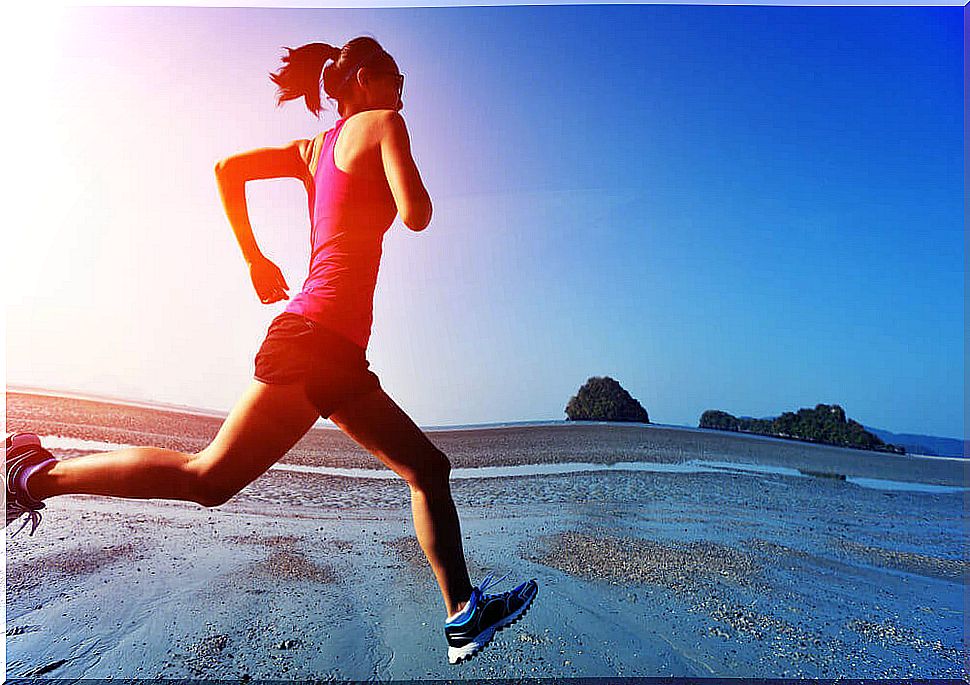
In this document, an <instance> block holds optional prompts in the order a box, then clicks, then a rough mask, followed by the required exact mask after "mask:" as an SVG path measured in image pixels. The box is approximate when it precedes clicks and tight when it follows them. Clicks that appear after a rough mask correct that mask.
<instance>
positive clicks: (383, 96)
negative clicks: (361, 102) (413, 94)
mask: <svg viewBox="0 0 970 685" xmlns="http://www.w3.org/2000/svg"><path fill="white" fill-rule="evenodd" d="M370 72H371V74H370V75H371V79H370V83H369V85H370V88H369V90H370V100H371V104H372V105H374V106H375V107H378V108H381V109H394V110H400V109H401V108H402V107H404V101H403V91H404V76H403V75H402V74H401V72H400V71H399V70H398V68H397V66H396V65H393V64H392V65H390V66H388V67H383V68H380V69H377V68H375V69H371V70H370Z"/></svg>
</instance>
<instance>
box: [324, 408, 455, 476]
mask: <svg viewBox="0 0 970 685" xmlns="http://www.w3.org/2000/svg"><path fill="white" fill-rule="evenodd" d="M330 420H331V421H333V422H334V423H335V424H337V426H338V427H339V428H340V429H341V430H342V431H343V432H344V433H346V434H347V435H348V436H350V437H351V438H352V439H353V440H354V441H356V442H357V444H359V445H360V446H361V447H363V448H364V449H366V450H367V451H368V452H370V453H371V454H373V455H374V456H375V457H377V458H378V459H380V460H381V461H382V462H383V463H384V464H385V465H386V466H387V467H388V468H389V469H391V470H392V471H394V473H396V474H397V475H399V476H401V478H403V479H404V480H406V481H407V482H408V483H409V484H412V485H418V484H421V483H428V482H433V481H435V480H440V478H441V476H445V477H446V478H447V475H448V473H449V471H450V469H451V464H450V462H449V461H448V458H447V457H446V456H445V454H444V453H443V452H442V451H441V450H440V449H438V448H437V447H436V446H435V445H434V443H432V442H431V440H429V439H428V436H426V435H425V434H424V433H423V432H422V431H421V429H420V428H418V426H417V425H416V424H415V423H414V421H412V420H411V417H409V416H408V415H407V414H405V413H404V410H403V409H401V408H400V407H399V406H398V405H397V403H395V402H394V400H392V399H391V398H390V397H389V396H388V395H387V393H385V392H384V391H383V390H374V391H372V392H370V393H368V394H366V395H362V396H360V397H357V398H355V399H353V400H350V401H348V402H347V403H346V404H344V405H343V406H341V407H340V408H339V409H338V410H337V411H334V412H333V413H332V414H330Z"/></svg>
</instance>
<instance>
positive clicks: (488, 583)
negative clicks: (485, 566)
mask: <svg viewBox="0 0 970 685" xmlns="http://www.w3.org/2000/svg"><path fill="white" fill-rule="evenodd" d="M509 573H511V571H509ZM509 573H506V574H505V575H504V576H502V577H501V578H499V579H498V580H492V573H491V572H489V574H488V575H486V576H485V578H484V580H482V582H481V583H479V584H478V592H479V594H480V595H481V596H482V597H488V596H489V595H486V594H485V591H486V590H487V589H488V588H490V587H492V586H493V585H498V584H499V583H501V582H502V581H503V580H505V579H506V578H508V577H509Z"/></svg>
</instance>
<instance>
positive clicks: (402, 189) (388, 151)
mask: <svg viewBox="0 0 970 685" xmlns="http://www.w3.org/2000/svg"><path fill="white" fill-rule="evenodd" d="M380 126H381V136H380V140H381V159H382V160H383V163H384V174H385V176H387V184H388V185H389V186H390V188H391V194H392V195H393V196H394V203H395V204H396V205H397V211H398V214H400V215H401V221H403V222H404V225H405V226H407V227H408V228H410V229H411V230H412V231H421V230H424V229H425V228H426V227H427V226H428V224H429V223H430V222H431V197H430V196H429V195H428V191H427V190H426V189H425V187H424V183H422V182H421V174H420V173H418V167H417V165H416V164H415V163H414V158H413V157H412V156H411V141H410V138H409V137H408V129H407V126H406V125H405V123H404V117H402V116H401V114H400V113H399V112H396V111H394V110H387V111H386V114H385V115H384V116H382V117H381V119H380Z"/></svg>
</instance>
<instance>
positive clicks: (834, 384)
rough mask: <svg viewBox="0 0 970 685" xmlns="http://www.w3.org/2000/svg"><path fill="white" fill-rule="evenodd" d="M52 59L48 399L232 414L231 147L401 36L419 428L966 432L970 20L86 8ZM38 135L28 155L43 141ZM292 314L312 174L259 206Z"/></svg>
mask: <svg viewBox="0 0 970 685" xmlns="http://www.w3.org/2000/svg"><path fill="white" fill-rule="evenodd" d="M44 30H45V35H44V37H40V36H38V37H37V40H30V41H28V42H27V43H26V44H27V45H30V46H31V50H32V53H31V54H26V55H21V58H22V60H23V61H22V66H23V65H27V64H31V65H32V66H31V73H30V79H31V80H32V82H33V84H34V88H33V89H31V90H28V91H27V92H25V93H23V94H22V96H21V100H20V105H19V106H20V107H21V108H22V109H23V113H24V114H25V116H26V121H25V122H24V126H23V128H22V133H18V138H19V140H18V141H17V144H18V145H19V148H18V150H19V153H18V154H19V155H20V156H19V159H21V160H22V164H21V165H20V166H21V169H22V177H21V178H22V179H27V181H26V183H25V187H24V188H23V190H22V191H19V192H18V193H17V197H16V198H15V202H14V205H13V207H12V208H8V211H10V212H12V213H13V218H12V220H11V221H9V222H8V229H7V231H6V233H7V235H8V237H7V238H6V239H5V240H6V242H7V245H8V249H7V250H5V256H4V270H5V272H6V275H7V279H8V281H7V285H6V292H7V294H8V296H7V309H6V317H7V329H6V348H7V367H6V377H7V382H8V383H10V384H28V385H39V386H47V387H55V388H59V389H71V390H76V391H86V392H92V393H101V394H112V395H122V396H127V397H131V398H137V399H142V400H149V401H159V402H172V403H177V404H188V405H195V406H200V407H206V408H211V409H217V410H228V409H229V408H231V406H232V404H233V403H234V402H235V400H236V399H237V397H238V396H239V395H240V393H241V392H242V391H243V390H244V388H245V387H246V385H247V384H248V383H249V382H250V378H251V375H252V371H253V356H254V354H255V352H256V350H257V349H258V346H259V344H260V342H261V340H262V337H263V335H264V334H265V331H266V327H267V326H268V325H269V322H270V320H271V319H272V318H273V316H275V315H276V314H278V313H279V312H281V311H282V310H283V308H284V303H282V302H280V303H276V304H274V305H270V306H266V305H261V304H260V303H259V301H258V298H257V297H256V295H255V293H254V292H253V290H252V286H251V284H250V282H249V277H248V273H247V270H246V268H245V264H244V262H243V259H242V256H241V254H240V252H239V248H238V246H237V245H236V243H235V239H234V237H233V235H232V232H231V230H230V227H229V224H228V222H227V221H226V219H225V216H224V214H223V210H222V206H221V204H220V202H219V198H218V193H217V190H216V185H215V179H214V176H213V165H214V163H215V162H216V160H218V159H219V158H221V157H224V156H227V155H230V154H232V153H235V152H238V151H242V150H246V149H249V148H254V147H261V146H265V145H280V144H283V143H286V142H287V141H289V140H292V139H294V138H301V137H310V136H312V135H315V134H316V133H317V132H319V131H321V130H325V129H327V128H329V127H330V126H331V125H332V123H333V121H334V120H335V118H336V114H335V113H334V112H333V111H325V112H324V114H323V115H322V116H321V119H320V120H319V121H318V120H316V119H314V118H313V117H312V116H311V115H310V114H309V113H308V112H307V111H306V109H305V108H303V106H302V104H300V103H295V102H294V103H289V104H287V105H285V106H284V107H282V108H279V109H278V108H276V106H275V100H274V86H273V84H272V83H271V82H270V80H269V78H268V76H267V75H268V73H269V72H270V71H273V70H275V69H276V68H277V67H278V66H279V64H280V62H279V58H280V56H281V54H282V50H281V47H282V46H284V45H285V46H291V47H295V46H298V45H301V44H304V43H307V42H313V41H323V42H329V43H336V44H338V45H342V44H343V43H344V42H346V41H347V40H349V39H350V38H352V37H354V36H356V35H362V34H363V35H371V36H374V37H376V38H377V39H378V40H380V41H381V42H382V43H383V44H384V46H385V47H386V48H387V50H388V51H389V52H391V54H393V55H394V56H395V58H396V59H397V61H398V63H399V65H400V67H401V69H402V70H403V71H404V72H405V74H406V84H405V91H404V105H405V106H404V110H403V114H404V116H405V118H406V119H407V121H408V126H409V129H410V132H411V141H412V146H413V152H414V155H415V158H416V160H417V162H418V165H419V167H420V169H421V172H422V175H423V178H424V180H425V183H426V185H427V187H428V189H429V191H430V193H431V195H432V199H433V202H434V207H435V212H434V218H433V220H432V223H431V225H430V226H429V228H428V229H427V230H426V231H424V232H423V233H419V234H415V233H411V232H409V231H408V230H407V229H406V228H405V227H404V226H403V224H401V223H400V220H397V221H396V223H395V225H394V226H393V227H392V229H391V230H390V231H389V233H388V234H387V236H386V238H385V242H384V251H385V254H384V261H383V263H382V266H381V272H380V277H379V281H378V287H377V293H376V301H375V309H374V313H375V324H374V328H373V337H372V339H371V344H370V348H369V352H368V356H369V359H370V360H371V365H372V368H373V369H374V370H375V371H376V372H377V373H378V375H379V376H380V377H381V379H382V383H383V385H384V387H385V389H386V390H387V391H388V393H389V394H390V395H391V396H392V397H394V398H395V400H397V401H398V403H399V404H401V406H402V407H404V409H405V410H406V411H408V412H409V413H410V414H411V416H412V417H413V418H414V419H415V421H417V422H418V423H419V424H422V425H440V424H456V423H476V422H491V421H506V420H511V421H516V420H539V419H558V418H563V417H564V413H563V410H564V407H565V405H566V402H567V401H568V400H569V398H570V396H572V395H573V394H574V393H575V392H576V390H577V389H578V388H579V386H580V385H581V384H582V383H583V382H585V381H586V379H587V378H589V377H590V376H594V375H596V376H599V375H610V376H613V377H614V378H616V379H617V380H618V381H619V382H620V383H621V384H622V385H623V386H624V387H625V388H626V389H628V390H629V391H630V393H631V394H632V395H633V396H634V397H636V398H638V399H639V400H640V402H641V403H642V404H643V405H644V407H645V408H646V409H647V411H648V412H649V414H650V418H651V420H652V421H655V422H659V423H668V424H683V425H692V426H696V425H697V421H698V419H699V417H700V415H701V413H702V412H703V411H705V410H707V409H722V410H724V411H728V412H730V413H732V414H735V415H739V416H740V415H744V416H768V415H777V414H780V413H781V412H783V411H791V410H795V409H797V408H799V407H806V406H814V405H815V404H816V403H818V402H825V403H838V404H841V405H842V406H843V407H844V408H845V410H846V412H847V414H848V415H849V416H850V417H852V418H854V419H856V420H858V421H860V422H862V423H864V424H866V425H870V426H874V427H879V428H884V429H887V430H891V431H896V432H915V433H929V434H935V435H942V436H949V437H964V436H965V432H964V431H965V426H964V306H963V304H964V270H963V266H964V232H963V205H962V199H963V173H964V172H963V158H962V155H963V130H962V119H963V64H962V58H963V22H962V8H959V7H922V8H918V7H753V6H675V5H655V6H649V5H645V6H517V7H510V6H506V7H453V8H425V9H420V8H394V9H353V10H341V9H318V10H313V9H204V8H191V7H189V8H148V7H145V8H119V7H102V8H73V9H69V10H66V13H64V14H62V15H59V16H58V17H57V19H56V20H55V21H51V22H47V23H45V26H44ZM21 136H22V137H21ZM247 192H248V197H249V200H250V212H251V218H252V222H253V226H254V229H255V232H256V236H257V240H258V242H259V244H260V246H261V248H262V249H263V251H264V252H265V253H266V254H267V255H268V256H270V258H272V259H273V260H274V261H276V263H277V264H279V265H280V267H281V268H282V269H283V271H284V274H285V275H286V278H287V280H288V282H289V285H290V286H291V290H290V295H291V296H292V295H294V294H295V293H296V292H298V290H299V288H300V287H301V285H302V282H303V279H304V278H305V276H306V270H307V261H308V258H309V223H308V217H307V209H306V198H305V193H304V191H303V189H302V186H301V185H300V184H299V182H297V181H295V180H279V181H257V182H252V183H250V184H249V186H248V189H247Z"/></svg>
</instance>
